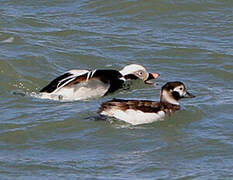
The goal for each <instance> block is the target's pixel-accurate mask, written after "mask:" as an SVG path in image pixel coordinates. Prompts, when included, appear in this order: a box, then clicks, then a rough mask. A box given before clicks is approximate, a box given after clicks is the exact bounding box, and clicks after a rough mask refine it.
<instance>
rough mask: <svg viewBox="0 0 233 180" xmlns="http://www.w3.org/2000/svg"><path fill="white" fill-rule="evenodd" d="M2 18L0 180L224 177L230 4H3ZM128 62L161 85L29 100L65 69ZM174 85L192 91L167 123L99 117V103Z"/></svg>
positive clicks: (230, 106) (229, 157) (231, 120)
mask: <svg viewBox="0 0 233 180" xmlns="http://www.w3.org/2000/svg"><path fill="white" fill-rule="evenodd" d="M0 17H1V18H0V179H22V180H25V179H233V171H232V169H233V151H232V150H233V131H232V129H233V51H232V49H233V31H232V29H233V2H232V1H230V0H228V1H227V0H226V1H217V0H212V1H201V0H196V1H194V0H173V1H172V0H163V1H162V0H158V1H152V0H146V1H140V0H125V1H106V0H98V1H90V0H80V1H75V0H68V1H62V0H54V1H44V0H42V1H35V0H31V1H28V0H25V1H16V0H1V1H0ZM131 63H137V64H142V65H144V66H145V67H146V68H147V69H148V71H150V72H158V73H160V74H161V76H160V78H159V79H158V80H157V83H158V85H157V86H156V87H145V86H142V85H139V87H138V88H136V89H134V90H131V91H128V92H126V91H121V92H118V93H115V94H113V95H111V96H107V97H104V98H101V99H95V100H91V101H84V102H68V103H64V102H57V101H49V100H43V99H38V98H35V97H34V96H31V94H32V93H37V92H38V91H39V90H40V89H41V88H42V87H43V86H45V85H46V84H47V83H48V82H49V81H50V80H52V79H53V78H55V77H56V76H58V75H60V74H62V73H63V72H65V71H67V70H70V69H74V68H75V69H95V68H114V69H121V68H122V67H124V66H125V65H127V64H131ZM172 80H179V81H183V82H184V83H185V84H186V85H187V87H188V89H189V90H190V91H191V92H192V93H193V94H195V95H196V96H197V97H196V98H194V99H189V100H183V101H182V102H181V104H182V110H181V111H179V112H178V113H176V114H174V115H173V116H171V117H168V118H166V119H165V120H164V121H160V122H155V123H152V124H148V125H140V126H131V125H128V124H125V123H121V122H116V121H112V120H110V119H109V121H96V120H98V115H97V113H96V112H97V110H98V107H99V106H100V104H101V103H102V102H104V101H106V100H109V99H111V98H113V97H119V98H134V99H150V100H158V99H159V89H160V87H161V86H162V85H163V84H164V83H166V82H167V81H172ZM25 94H26V96H24V95H25Z"/></svg>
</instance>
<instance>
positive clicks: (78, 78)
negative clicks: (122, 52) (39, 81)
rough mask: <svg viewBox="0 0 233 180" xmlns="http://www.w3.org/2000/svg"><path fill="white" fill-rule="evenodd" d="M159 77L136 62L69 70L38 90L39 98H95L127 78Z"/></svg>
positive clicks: (148, 82)
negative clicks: (114, 67)
mask: <svg viewBox="0 0 233 180" xmlns="http://www.w3.org/2000/svg"><path fill="white" fill-rule="evenodd" d="M158 77H159V74H158V73H148V72H147V70H146V69H145V68H144V67H143V66H141V65H138V64H130V65H127V66H125V67H124V68H123V69H122V70H120V71H117V70H109V69H96V70H93V71H88V70H70V71H68V72H66V73H64V74H63V75H61V76H59V77H57V78H56V79H54V80H53V81H51V82H50V83H49V84H48V85H47V86H45V87H44V88H43V89H41V90H40V92H41V98H48V99H54V100H64V101H74V100H86V99H90V98H97V97H101V96H104V95H106V94H108V93H112V92H115V91H116V90H118V89H121V88H123V86H124V84H125V82H126V81H127V80H133V79H140V80H142V81H144V82H145V84H153V82H151V81H150V80H152V79H156V78H158Z"/></svg>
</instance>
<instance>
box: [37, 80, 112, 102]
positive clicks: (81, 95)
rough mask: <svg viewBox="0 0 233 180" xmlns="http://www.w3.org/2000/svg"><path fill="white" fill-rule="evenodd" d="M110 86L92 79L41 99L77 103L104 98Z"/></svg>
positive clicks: (45, 95)
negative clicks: (76, 101) (78, 101)
mask: <svg viewBox="0 0 233 180" xmlns="http://www.w3.org/2000/svg"><path fill="white" fill-rule="evenodd" d="M109 87H110V85H109V84H106V83H103V82H102V81H100V80H97V79H93V80H92V79H90V80H88V81H87V82H82V83H78V84H74V85H72V86H71V87H66V86H65V87H63V88H61V89H59V90H58V91H55V92H54V93H42V95H41V98H46V99H53V100H62V101H75V100H86V99H91V98H97V97H101V96H103V95H104V94H105V93H106V92H107V91H108V89H109Z"/></svg>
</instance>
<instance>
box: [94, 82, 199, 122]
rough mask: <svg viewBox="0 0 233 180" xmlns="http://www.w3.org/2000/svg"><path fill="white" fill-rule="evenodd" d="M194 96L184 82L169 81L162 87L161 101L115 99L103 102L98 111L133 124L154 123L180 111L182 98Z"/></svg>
mask: <svg viewBox="0 0 233 180" xmlns="http://www.w3.org/2000/svg"><path fill="white" fill-rule="evenodd" d="M193 97H195V96H194V95H192V94H190V93H189V92H188V91H187V90H186V88H185V86H184V84H183V83H182V82H178V81H177V82H168V83H166V84H165V85H164V86H163V87H162V89H161V94H160V102H155V101H148V100H123V99H113V100H110V101H107V102H105V103H103V104H102V105H101V107H100V109H99V111H98V113H99V114H101V115H105V116H110V117H115V118H117V119H119V120H122V121H125V122H127V123H130V124H132V125H138V124H146V123H152V122H154V121H157V120H160V119H162V118H163V117H165V115H170V114H171V113H173V112H175V111H178V110H179V109H180V105H179V102H178V100H180V99H181V98H193Z"/></svg>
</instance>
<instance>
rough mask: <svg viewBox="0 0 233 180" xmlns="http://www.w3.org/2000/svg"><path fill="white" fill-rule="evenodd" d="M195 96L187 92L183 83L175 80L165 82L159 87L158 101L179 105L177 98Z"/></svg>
mask: <svg viewBox="0 0 233 180" xmlns="http://www.w3.org/2000/svg"><path fill="white" fill-rule="evenodd" d="M194 97H195V96H194V95H192V94H191V93H189V92H188V91H187V89H186V87H185V85H184V83H182V82H179V81H175V82H168V83H166V84H165V85H164V86H163V87H162V89H161V95H160V101H161V102H167V103H171V104H175V105H179V102H178V101H179V100H180V99H182V98H194Z"/></svg>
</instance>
